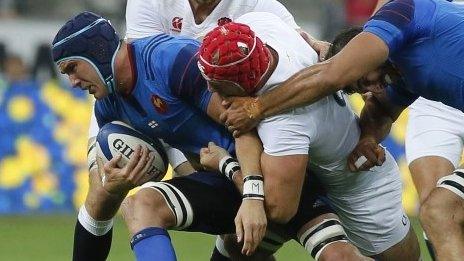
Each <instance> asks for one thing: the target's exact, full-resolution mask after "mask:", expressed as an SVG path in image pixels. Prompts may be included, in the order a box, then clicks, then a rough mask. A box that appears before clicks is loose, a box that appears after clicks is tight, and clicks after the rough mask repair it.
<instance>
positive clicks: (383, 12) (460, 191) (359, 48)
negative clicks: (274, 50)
mask: <svg viewBox="0 0 464 261" xmlns="http://www.w3.org/2000/svg"><path fill="white" fill-rule="evenodd" d="M463 21H464V7H463V6H462V5H456V4H453V3H450V2H447V1H444V0H392V1H389V2H388V3H387V4H385V5H384V6H382V7H381V8H380V9H379V10H378V11H377V12H376V13H375V15H374V16H373V17H372V18H371V19H370V20H369V21H368V22H367V23H366V24H365V26H364V28H363V31H362V32H361V33H359V34H358V35H356V36H355V37H354V38H353V39H352V40H351V41H349V42H348V43H347V45H346V46H345V47H344V48H343V49H342V50H341V51H340V53H338V54H337V55H335V56H334V57H332V58H331V59H329V60H327V61H326V62H323V63H320V64H317V65H314V66H311V67H308V68H306V69H304V70H302V71H300V72H299V73H297V74H296V75H294V76H293V77H291V78H290V79H289V80H288V81H287V82H286V83H285V84H282V85H281V87H280V88H278V89H275V90H273V91H271V92H269V93H267V94H265V95H263V96H260V97H257V98H254V99H249V98H248V99H247V98H236V99H233V100H231V101H233V103H232V104H231V106H230V107H229V110H228V111H227V113H226V114H224V115H223V116H222V119H223V120H224V121H225V122H226V123H227V124H228V125H229V128H230V129H231V130H234V131H236V133H235V134H236V135H239V134H240V132H241V133H243V132H245V131H247V130H248V129H250V128H251V127H252V126H254V125H255V124H256V123H257V122H258V121H259V120H260V119H262V118H264V117H268V116H270V115H274V114H276V113H277V112H280V111H283V110H286V109H289V108H294V107H297V106H301V105H303V104H309V103H313V102H315V101H317V100H318V99H320V98H322V97H325V96H326V95H328V94H331V93H333V92H335V91H338V90H341V89H343V88H345V87H346V86H350V87H351V88H352V90H354V91H356V92H361V93H362V92H370V93H371V94H372V95H371V96H370V97H369V98H368V99H367V101H366V106H365V107H364V109H363V112H362V114H361V120H360V121H361V124H363V125H364V127H365V128H364V132H363V134H362V135H363V136H362V138H361V140H360V143H364V144H372V145H373V146H376V145H377V143H378V142H379V141H381V140H382V139H383V138H384V137H385V136H386V134H387V133H388V131H389V129H390V128H389V126H390V125H391V123H392V122H393V121H395V120H396V119H397V117H398V116H399V114H400V112H401V111H402V110H403V109H404V108H405V107H407V106H408V105H409V104H411V103H412V102H413V101H414V100H415V99H417V98H418V97H419V96H422V97H424V98H427V99H430V100H435V101H440V102H442V103H444V104H446V105H449V106H451V107H454V108H457V109H460V110H461V111H464V87H463V86H464V85H463V84H462V83H463V80H464V66H462V61H464V37H463V36H464V23H463ZM357 156H365V157H368V155H357ZM352 167H353V166H352ZM463 199H464V171H463V170H459V169H457V170H455V171H454V172H453V173H450V175H448V176H445V177H443V178H441V179H440V180H439V181H438V183H437V188H435V189H434V190H433V191H432V193H431V194H430V196H429V197H428V199H427V200H426V201H425V202H424V204H423V206H422V208H421V213H420V217H421V222H422V224H423V226H424V229H425V231H426V232H427V235H428V236H429V237H430V239H431V241H432V243H433V245H434V247H435V248H436V250H437V257H438V259H442V260H460V259H462V256H463V255H464V236H463V235H464V233H463V223H464V208H463V207H462V205H463Z"/></svg>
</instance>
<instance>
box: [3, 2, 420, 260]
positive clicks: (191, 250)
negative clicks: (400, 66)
mask: <svg viewBox="0 0 464 261" xmlns="http://www.w3.org/2000/svg"><path fill="white" fill-rule="evenodd" d="M177 1H181V0H177ZM224 1H229V0H224ZM281 2H282V3H283V4H284V5H286V6H287V8H288V9H289V10H290V12H292V13H293V14H294V16H295V18H296V21H297V23H299V24H300V25H301V26H302V27H303V28H304V29H306V30H307V31H309V32H310V33H312V34H313V35H315V36H317V37H320V38H322V39H326V40H331V38H332V37H333V35H334V33H335V32H337V31H338V30H339V29H341V28H343V27H345V26H347V25H350V24H351V25H352V24H362V23H363V21H365V19H366V18H367V16H368V15H369V13H370V12H371V11H372V9H373V7H374V6H375V3H376V0H346V1H343V0H304V1H302V0H286V1H281ZM125 4H126V1H125V0H105V1H89V0H81V1H71V0H40V1H33V0H0V259H1V260H32V259H35V260H67V259H70V257H71V250H72V235H73V229H74V224H75V219H76V215H75V213H76V209H77V208H78V207H79V206H80V205H81V204H82V203H83V201H84V198H85V194H86V191H87V175H88V173H87V167H86V145H87V130H88V123H89V118H90V113H91V97H89V96H88V95H87V94H86V93H83V92H80V91H78V90H73V89H72V88H71V86H69V84H68V83H67V81H66V79H65V78H63V77H62V76H60V75H57V72H56V69H55V68H54V65H53V63H52V61H51V60H50V49H49V48H50V47H49V44H50V42H51V40H52V38H53V36H54V34H55V33H56V31H57V30H58V28H59V27H60V25H61V24H62V23H63V22H64V21H65V20H66V19H67V18H69V17H71V16H72V15H73V14H75V13H77V12H80V11H82V10H91V11H94V12H97V13H100V14H103V15H104V16H107V17H109V18H110V19H111V21H112V23H113V24H114V25H115V26H116V27H117V28H118V30H119V32H120V33H121V35H123V34H124V12H125ZM351 100H352V104H353V108H355V110H357V111H359V109H360V108H361V107H362V99H361V98H360V97H357V96H353V97H351ZM406 122H407V112H406V113H404V114H403V115H402V117H401V118H400V120H398V122H397V123H396V124H395V126H394V128H393V129H392V132H391V135H390V137H389V138H388V139H387V140H386V141H385V142H384V145H385V146H386V147H387V148H388V149H389V150H390V151H391V152H392V153H393V155H394V156H395V158H396V159H397V161H398V164H399V165H400V168H401V172H402V178H403V181H404V193H403V199H404V206H405V208H406V210H407V212H408V214H409V215H410V216H411V217H414V216H416V214H417V210H418V203H417V196H416V191H415V189H414V187H413V183H412V180H411V179H410V176H409V172H408V168H407V164H406V161H405V159H404V144H403V138H404V134H405V127H406ZM413 221H414V223H415V225H416V228H418V224H417V220H413ZM419 229H420V228H419ZM173 241H174V244H175V247H176V249H177V253H178V257H179V260H207V258H208V257H209V254H210V251H211V249H212V246H213V242H214V238H213V237H211V236H206V235H199V234H187V233H173ZM277 257H278V259H279V260H306V259H307V257H306V256H305V252H304V251H303V250H302V249H301V248H299V247H298V245H296V244H295V243H292V244H287V246H286V247H285V248H284V249H283V250H281V251H280V252H279V254H278V255H277ZM131 259H133V257H132V254H131V251H130V249H129V245H128V234H127V230H126V229H125V227H124V225H123V223H122V221H121V220H120V218H118V219H117V222H116V229H115V233H114V236H113V247H112V251H111V254H110V258H109V260H131Z"/></svg>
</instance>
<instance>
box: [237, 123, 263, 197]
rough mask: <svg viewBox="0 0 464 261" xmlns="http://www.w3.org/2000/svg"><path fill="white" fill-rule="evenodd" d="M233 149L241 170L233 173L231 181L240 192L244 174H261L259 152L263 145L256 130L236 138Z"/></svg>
mask: <svg viewBox="0 0 464 261" xmlns="http://www.w3.org/2000/svg"><path fill="white" fill-rule="evenodd" d="M235 151H236V154H237V159H238V162H239V163H240V167H241V170H240V171H237V172H236V173H235V174H234V177H233V182H234V184H235V185H236V186H237V188H238V190H239V191H240V192H241V193H242V192H243V179H244V178H245V177H246V176H248V175H254V176H262V174H261V153H262V151H263V147H262V144H261V140H260V139H259V137H258V135H257V134H256V132H254V131H252V132H249V133H247V134H244V135H242V136H240V137H238V138H236V139H235Z"/></svg>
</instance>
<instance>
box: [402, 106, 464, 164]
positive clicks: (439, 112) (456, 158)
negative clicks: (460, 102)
mask: <svg viewBox="0 0 464 261" xmlns="http://www.w3.org/2000/svg"><path fill="white" fill-rule="evenodd" d="M463 140H464V113H463V112H462V111H460V110H457V109H454V108H452V107H449V106H446V105H444V104H443V103H440V102H435V101H430V100H427V99H424V98H419V99H417V100H416V101H415V102H414V103H413V104H411V106H409V121H408V126H407V131H406V138H405V148H406V160H407V161H408V164H411V162H412V161H414V160H415V159H418V158H421V157H425V156H440V157H443V158H446V159H448V160H449V161H450V162H451V163H452V164H453V165H454V166H455V167H458V166H459V163H460V161H461V154H462V150H463Z"/></svg>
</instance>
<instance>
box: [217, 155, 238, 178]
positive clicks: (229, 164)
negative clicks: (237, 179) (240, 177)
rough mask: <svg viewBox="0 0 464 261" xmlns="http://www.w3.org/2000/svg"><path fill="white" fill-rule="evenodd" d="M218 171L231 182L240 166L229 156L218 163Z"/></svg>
mask: <svg viewBox="0 0 464 261" xmlns="http://www.w3.org/2000/svg"><path fill="white" fill-rule="evenodd" d="M219 170H220V171H221V173H222V174H224V175H226V177H227V178H228V179H230V180H233V178H234V174H235V173H236V172H237V171H239V170H240V164H239V163H238V161H237V160H236V159H234V158H232V157H231V156H225V157H224V158H222V159H221V160H220V161H219Z"/></svg>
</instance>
